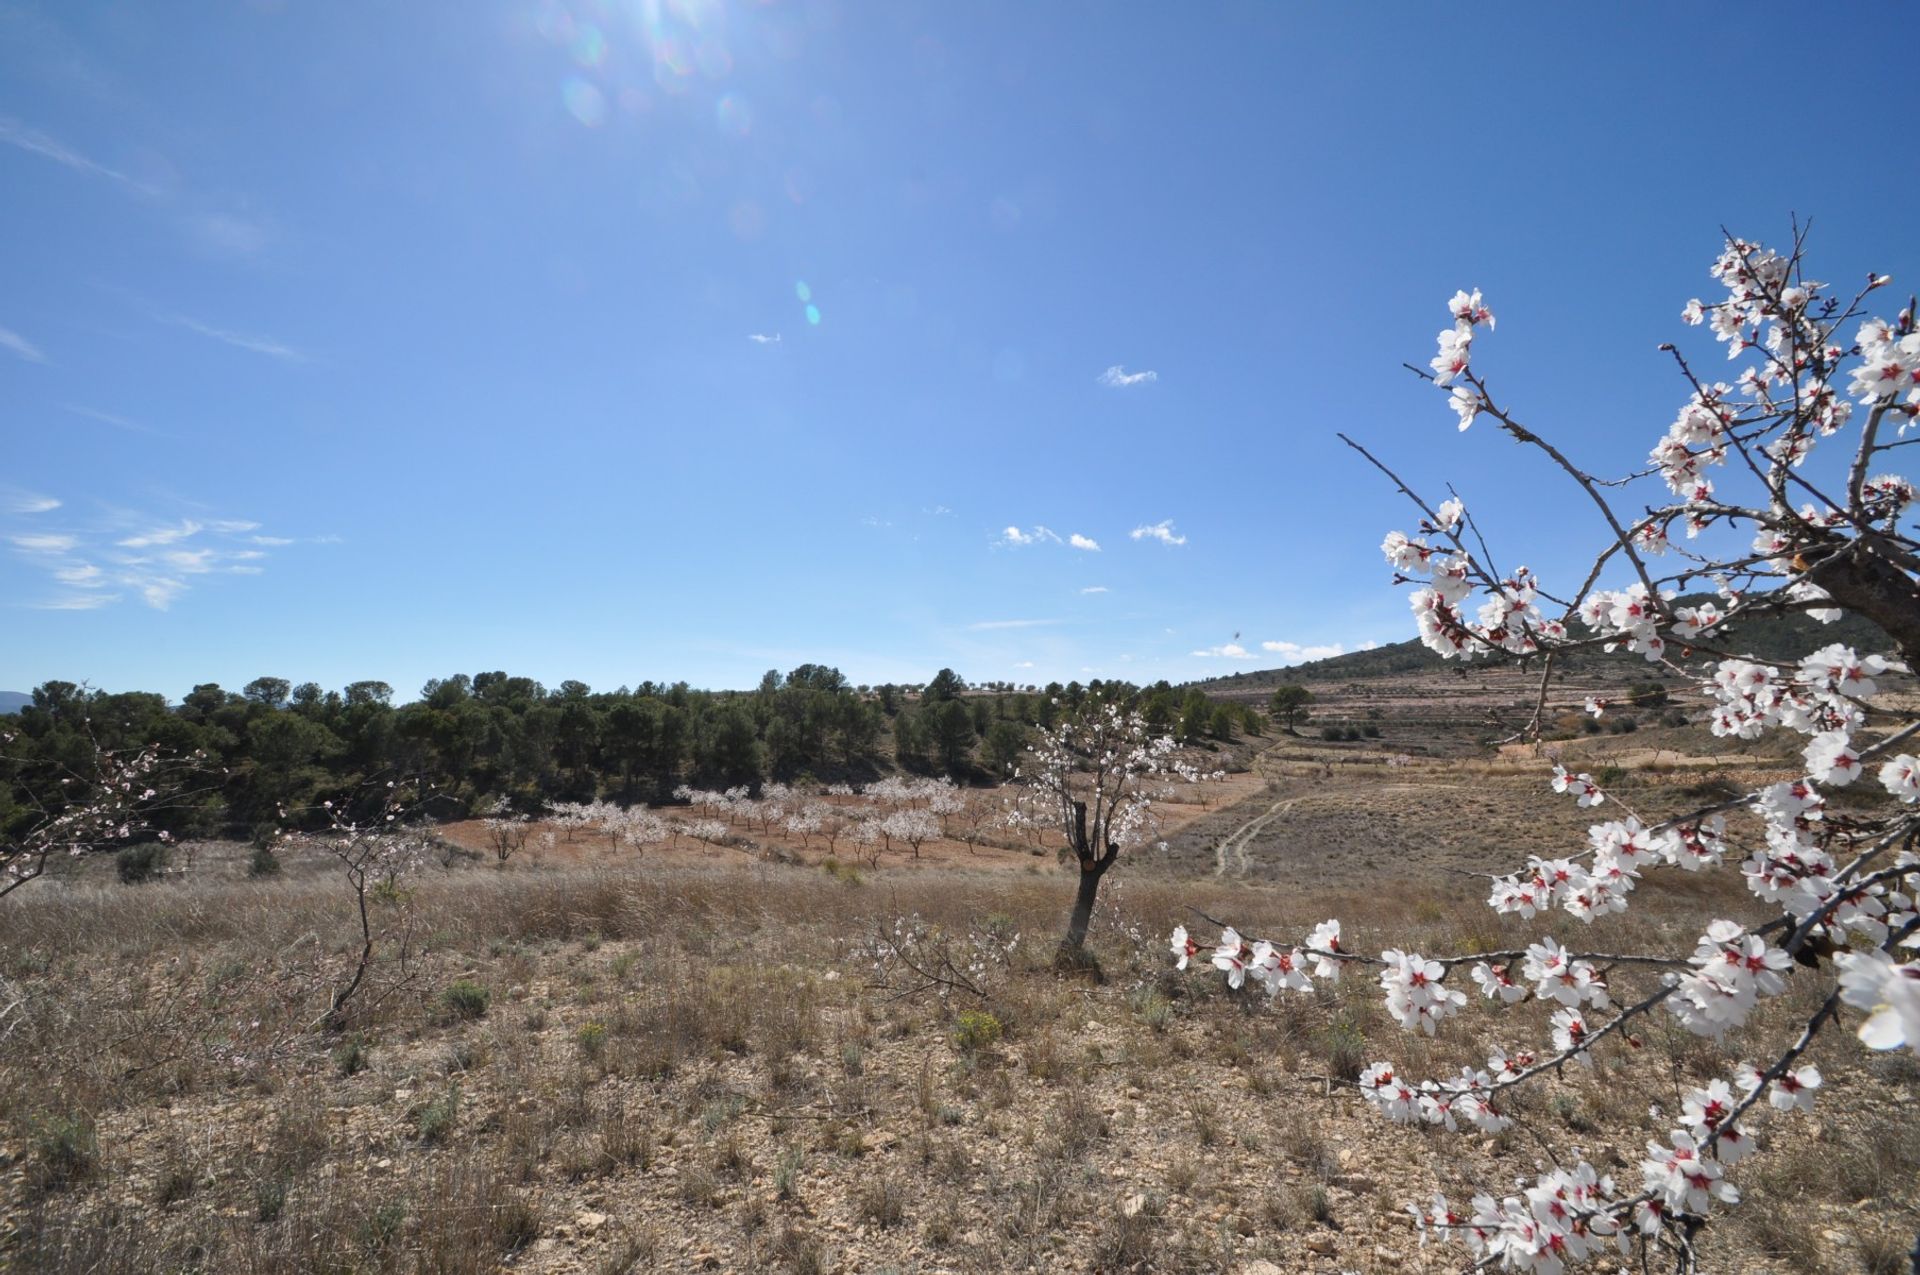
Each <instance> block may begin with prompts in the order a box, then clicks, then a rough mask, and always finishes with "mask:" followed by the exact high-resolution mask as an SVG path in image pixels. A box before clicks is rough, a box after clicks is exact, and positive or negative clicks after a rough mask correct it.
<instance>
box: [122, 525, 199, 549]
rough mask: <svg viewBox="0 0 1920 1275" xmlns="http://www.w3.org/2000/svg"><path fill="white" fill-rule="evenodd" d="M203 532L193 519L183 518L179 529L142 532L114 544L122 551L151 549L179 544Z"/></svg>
mask: <svg viewBox="0 0 1920 1275" xmlns="http://www.w3.org/2000/svg"><path fill="white" fill-rule="evenodd" d="M202 530H203V528H202V527H201V525H200V524H199V523H197V522H195V521H193V519H191V518H183V519H181V521H180V525H179V526H178V527H159V528H156V529H155V530H153V531H146V532H142V533H141V534H139V535H137V536H128V537H127V538H126V539H125V540H116V541H115V542H114V543H115V544H117V545H119V546H120V547H121V548H122V549H151V548H153V547H155V546H156V545H170V544H177V543H178V542H180V541H182V540H185V539H186V538H187V537H189V536H197V535H199V534H200V532H201V531H202Z"/></svg>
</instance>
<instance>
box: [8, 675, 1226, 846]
mask: <svg viewBox="0 0 1920 1275" xmlns="http://www.w3.org/2000/svg"><path fill="white" fill-rule="evenodd" d="M989 685H990V687H991V689H984V688H980V687H969V686H968V684H967V683H966V682H965V681H964V680H963V679H962V678H961V677H960V676H959V675H958V674H956V673H954V672H953V671H952V670H951V669H942V670H941V671H940V672H939V673H938V674H937V675H936V676H935V677H934V678H933V679H932V680H930V681H928V682H927V683H925V684H923V685H917V686H899V685H881V686H873V687H868V686H854V685H851V684H849V683H848V681H847V679H846V678H845V676H844V675H842V674H841V672H840V671H839V670H838V669H836V668H832V667H829V666H826V665H821V664H803V665H801V666H800V667H798V668H796V669H793V670H792V671H791V672H788V673H785V674H782V673H780V672H779V671H778V670H770V671H769V672H768V673H767V674H766V676H765V677H764V678H762V679H761V681H760V684H759V686H758V687H757V688H756V689H755V690H752V691H705V690H694V689H692V688H690V687H688V686H687V684H686V683H684V682H679V683H674V684H672V685H664V684H658V683H653V682H643V683H641V684H640V685H639V686H638V687H632V688H629V687H625V686H623V687H620V688H619V689H618V690H615V691H610V692H596V691H594V690H593V689H592V688H591V687H589V686H587V685H586V684H585V683H582V682H578V681H572V680H569V681H564V682H562V683H560V685H559V686H557V687H553V688H548V687H545V686H542V685H541V684H540V683H539V682H537V681H535V680H534V679H532V678H528V677H517V676H512V675H509V674H507V673H505V672H499V671H494V672H483V673H475V674H466V673H457V674H454V675H452V676H450V677H444V678H433V679H430V680H429V681H428V682H427V683H426V684H425V685H424V686H422V687H421V688H420V692H419V696H418V698H417V699H415V700H413V701H411V702H408V703H403V704H396V703H395V702H394V699H395V696H394V691H393V688H392V687H391V686H389V685H388V684H386V683H385V682H378V681H361V682H354V683H352V684H350V685H348V686H346V687H344V688H341V689H339V690H328V689H324V688H322V687H320V686H319V685H317V684H315V683H313V682H303V683H299V684H295V683H293V682H292V681H290V680H288V679H285V678H279V677H259V678H255V679H254V680H253V681H251V682H249V683H247V684H246V685H245V686H244V687H243V688H241V690H240V691H238V692H234V691H230V690H227V689H225V688H223V687H221V686H219V685H217V684H215V683H206V684H203V685H200V686H196V687H194V688H193V690H192V691H190V692H189V693H188V694H187V695H186V696H185V697H184V698H183V699H182V700H181V701H180V702H179V703H178V704H171V703H169V702H168V700H167V699H166V697H164V696H162V695H158V694H154V693H151V692H141V691H133V692H115V693H108V692H102V691H96V690H90V689H88V688H86V687H83V686H79V685H77V684H75V683H72V682H60V681H53V682H47V683H45V684H44V685H42V686H40V687H38V688H36V689H35V690H34V692H33V702H32V703H31V704H29V705H27V706H25V707H23V708H22V709H21V710H20V711H19V713H18V714H17V715H16V716H14V717H13V718H11V719H4V718H0V723H8V724H7V725H6V726H5V728H4V729H5V733H6V734H7V735H10V736H11V737H10V738H7V739H5V740H4V743H0V829H4V830H5V831H6V832H8V833H9V834H10V833H11V832H12V831H13V830H14V829H15V828H17V827H19V826H22V825H23V824H25V823H26V822H28V821H30V820H31V819H33V818H35V817H37V816H39V815H40V814H42V813H44V812H45V811H48V810H55V809H58V808H59V806H60V804H61V800H62V798H61V780H62V779H63V778H67V777H70V776H73V775H78V774H85V773H89V771H90V769H91V768H92V765H93V759H94V758H95V756H96V754H97V752H98V751H99V750H101V749H105V750H131V749H139V748H147V747H157V748H160V749H162V750H165V751H166V752H168V753H172V754H177V755H190V754H199V755H201V756H202V758H203V770H204V771H205V773H206V775H207V783H206V784H205V785H204V787H203V789H202V790H201V791H200V793H199V794H198V796H197V797H196V799H195V800H194V801H193V802H191V803H187V804H185V805H183V806H181V807H179V808H177V809H174V810H172V811H170V812H169V815H168V820H169V823H168V824H167V825H165V827H166V830H167V831H169V832H171V833H173V834H174V835H176V836H212V835H227V836H236V835H252V834H257V833H264V832H265V831H267V830H269V829H271V828H274V827H281V826H289V825H292V826H298V825H299V824H301V822H302V821H303V819H306V818H307V816H306V815H305V814H304V813H303V812H308V811H311V810H313V809H314V808H316V807H319V806H320V805H321V803H322V802H323V801H324V800H326V799H327V798H328V797H329V796H333V795H337V794H339V793H342V792H346V791H351V790H354V789H355V788H357V787H359V786H362V785H365V784H368V783H371V782H375V781H378V780H380V779H381V778H382V777H406V778H409V779H413V780H416V781H418V782H419V783H420V784H421V785H422V786H423V788H424V789H426V790H427V791H430V792H431V793H432V797H431V798H430V801H429V808H428V811H427V813H429V814H431V815H434V816H436V817H440V818H459V817H465V816H467V815H470V814H473V813H476V812H479V811H482V810H487V809H490V808H492V807H494V806H495V805H496V804H497V803H499V802H500V801H502V800H503V799H504V800H505V801H506V802H507V803H508V805H509V806H510V807H511V808H514V809H518V810H521V811H524V812H534V811H538V810H541V809H543V808H544V807H545V806H546V805H548V804H549V803H554V802H580V801H594V800H610V801H615V802H619V803H621V804H625V805H631V804H634V803H638V802H653V803H658V802H664V801H667V800H669V799H670V795H671V794H672V792H673V790H674V789H675V788H676V787H677V786H679V785H681V784H683V783H691V784H694V785H697V786H706V787H715V788H729V787H734V786H738V785H746V786H748V787H750V788H756V787H757V786H758V785H760V784H762V783H763V782H766V781H779V782H783V783H792V782H807V781H818V782H856V783H857V782H866V781H870V780H872V779H875V778H878V777H880V776H882V775H885V774H890V773H907V774H921V775H937V774H939V775H946V776H949V777H951V778H953V779H954V780H956V781H958V782H962V783H991V782H997V781H999V780H1001V779H1004V778H1006V777H1007V776H1009V775H1010V774H1011V773H1012V771H1013V769H1014V768H1015V767H1016V766H1017V765H1018V764H1019V761H1020V759H1021V756H1022V754H1023V753H1024V751H1025V750H1026V747H1027V744H1028V742H1029V739H1030V736H1031V732H1032V731H1033V730H1034V729H1036V728H1047V727H1051V726H1052V725H1053V724H1054V722H1055V721H1056V720H1057V719H1058V718H1059V716H1060V715H1061V714H1063V713H1067V712H1070V711H1072V709H1073V708H1074V707H1075V706H1076V705H1078V704H1079V703H1081V702H1082V701H1083V700H1084V699H1086V698H1087V697H1089V696H1097V697H1108V698H1120V699H1124V700H1126V701H1128V702H1132V703H1135V704H1137V705H1138V706H1139V708H1140V711H1141V712H1142V714H1143V715H1144V716H1145V717H1146V719H1147V720H1148V722H1149V723H1150V724H1151V725H1152V727H1153V728H1154V729H1155V730H1156V731H1158V732H1161V733H1170V734H1176V735H1178V736H1179V737H1181V738H1182V739H1183V740H1185V741H1186V742H1191V743H1199V742H1204V741H1208V740H1220V741H1224V740H1230V739H1232V738H1233V737H1235V736H1236V735H1238V734H1245V733H1258V732H1259V731H1260V730H1262V729H1263V726H1264V723H1263V722H1262V720H1261V718H1260V717H1259V715H1258V714H1257V713H1255V712H1253V711H1251V710H1249V709H1247V708H1246V707H1244V706H1241V705H1237V704H1230V703H1224V702H1215V701H1212V700H1210V699H1208V698H1207V697H1206V696H1205V695H1204V694H1202V693H1200V692H1198V691H1187V690H1181V689H1178V688H1174V687H1172V686H1170V685H1168V684H1167V683H1165V682H1161V683H1158V684H1156V685H1154V686H1151V687H1146V688H1138V687H1134V686H1132V685H1130V684H1127V683H1122V682H1101V681H1099V680H1095V681H1093V682H1091V683H1089V684H1087V685H1084V686H1083V685H1081V684H1080V683H1078V682H1073V683H1069V684H1067V685H1064V686H1062V685H1060V684H1058V683H1055V684H1052V685H1049V686H1047V687H1044V688H1037V687H1036V688H1032V689H1015V688H1013V687H1011V686H1010V685H1009V684H1006V683H993V684H989Z"/></svg>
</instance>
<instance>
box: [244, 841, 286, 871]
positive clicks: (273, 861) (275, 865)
mask: <svg viewBox="0 0 1920 1275" xmlns="http://www.w3.org/2000/svg"><path fill="white" fill-rule="evenodd" d="M279 872H280V856H279V855H277V854H275V853H274V852H273V847H272V846H255V847H254V848H253V857H252V858H251V859H248V860H247V875H248V876H250V877H271V876H277V875H279Z"/></svg>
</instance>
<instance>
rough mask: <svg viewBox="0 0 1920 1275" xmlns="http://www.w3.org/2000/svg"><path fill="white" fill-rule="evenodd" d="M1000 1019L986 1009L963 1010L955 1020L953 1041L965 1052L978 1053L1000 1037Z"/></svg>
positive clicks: (956, 1046)
mask: <svg viewBox="0 0 1920 1275" xmlns="http://www.w3.org/2000/svg"><path fill="white" fill-rule="evenodd" d="M1000 1035H1001V1027H1000V1020H999V1019H997V1018H995V1017H994V1016H993V1015H992V1014H989V1013H988V1012H987V1011H986V1010H984V1009H969V1010H963V1011H961V1014H960V1016H959V1017H958V1018H956V1019H954V1020H953V1043H954V1047H955V1048H957V1049H958V1050H959V1051H960V1052H961V1053H963V1054H973V1053H978V1052H979V1051H980V1050H982V1049H985V1048H987V1047H988V1046H990V1045H992V1044H993V1043H994V1042H996V1041H998V1040H999V1039H1000Z"/></svg>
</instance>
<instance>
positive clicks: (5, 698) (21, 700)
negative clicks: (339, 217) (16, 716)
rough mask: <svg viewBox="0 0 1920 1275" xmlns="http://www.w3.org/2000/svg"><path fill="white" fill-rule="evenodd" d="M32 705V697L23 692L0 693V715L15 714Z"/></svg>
mask: <svg viewBox="0 0 1920 1275" xmlns="http://www.w3.org/2000/svg"><path fill="white" fill-rule="evenodd" d="M31 703H33V696H31V695H29V694H27V693H26V692H25V691H0V713H17V712H19V711H20V710H21V709H23V708H25V707H26V706H27V705H29V704H31Z"/></svg>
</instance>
